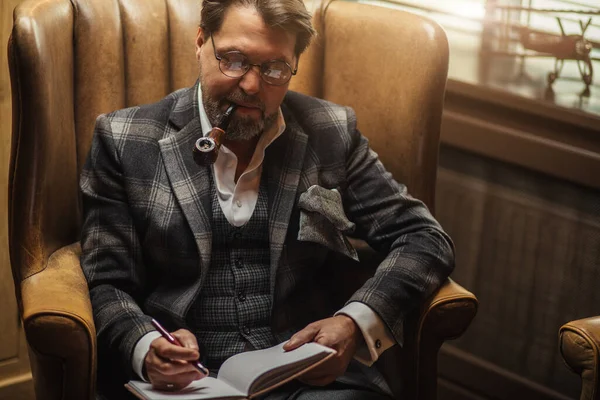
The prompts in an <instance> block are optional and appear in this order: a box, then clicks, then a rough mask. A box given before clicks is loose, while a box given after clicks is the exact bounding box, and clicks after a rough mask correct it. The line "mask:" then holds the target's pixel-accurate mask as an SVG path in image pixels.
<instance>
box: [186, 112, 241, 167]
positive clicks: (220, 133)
mask: <svg viewBox="0 0 600 400" xmlns="http://www.w3.org/2000/svg"><path fill="white" fill-rule="evenodd" d="M236 107H237V105H236V104H232V105H230V106H229V108H227V110H226V111H225V114H223V117H222V118H221V122H220V123H219V124H218V125H217V126H215V127H214V128H212V129H211V131H210V132H209V133H208V135H207V136H203V137H201V138H200V139H198V140H196V145H195V146H194V161H195V162H196V164H198V165H200V166H205V165H211V164H214V163H215V161H217V157H218V156H219V149H220V148H221V144H222V143H223V138H224V137H225V130H226V129H227V127H228V126H229V122H230V121H231V116H232V115H233V112H234V111H235V109H236Z"/></svg>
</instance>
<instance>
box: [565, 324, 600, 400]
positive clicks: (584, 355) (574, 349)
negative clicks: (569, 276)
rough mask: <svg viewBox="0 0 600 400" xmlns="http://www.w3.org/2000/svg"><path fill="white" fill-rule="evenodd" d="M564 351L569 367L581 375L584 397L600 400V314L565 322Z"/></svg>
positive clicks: (582, 397) (588, 399)
mask: <svg viewBox="0 0 600 400" xmlns="http://www.w3.org/2000/svg"><path fill="white" fill-rule="evenodd" d="M559 347H560V352H561V354H562V356H563V359H564V360H565V363H566V364H567V366H568V367H569V368H570V369H571V370H572V371H573V372H575V373H576V374H579V375H580V376H581V398H580V399H581V400H600V376H599V375H600V373H599V371H598V370H599V368H600V366H599V364H600V316H598V317H591V318H585V319H579V320H576V321H571V322H568V323H566V324H564V325H563V326H562V327H561V328H560V330H559Z"/></svg>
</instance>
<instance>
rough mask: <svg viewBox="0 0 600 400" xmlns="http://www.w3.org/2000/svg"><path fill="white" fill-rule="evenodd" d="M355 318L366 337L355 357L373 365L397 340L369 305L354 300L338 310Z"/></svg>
mask: <svg viewBox="0 0 600 400" xmlns="http://www.w3.org/2000/svg"><path fill="white" fill-rule="evenodd" d="M339 314H344V315H346V316H348V317H350V318H352V319H353V320H354V322H355V323H356V325H357V326H358V328H359V329H360V330H361V332H362V334H363V338H364V339H365V340H364V341H363V342H362V344H360V345H359V346H358V348H357V349H356V353H355V354H354V358H355V359H356V360H357V361H359V362H361V363H362V364H365V365H367V366H371V365H373V363H374V362H375V361H377V359H378V358H379V356H380V355H381V354H382V353H383V352H384V351H386V350H387V349H389V348H390V347H392V346H393V345H394V344H395V343H396V342H395V341H394V337H393V336H392V333H391V332H390V330H389V329H388V327H387V326H386V325H385V324H384V323H383V320H382V319H381V318H380V317H379V315H377V313H376V312H375V311H373V309H372V308H371V307H369V306H368V305H366V304H364V303H360V302H358V301H353V302H351V303H349V304H348V305H346V306H345V307H344V308H342V309H341V310H340V311H338V312H336V313H335V315H339Z"/></svg>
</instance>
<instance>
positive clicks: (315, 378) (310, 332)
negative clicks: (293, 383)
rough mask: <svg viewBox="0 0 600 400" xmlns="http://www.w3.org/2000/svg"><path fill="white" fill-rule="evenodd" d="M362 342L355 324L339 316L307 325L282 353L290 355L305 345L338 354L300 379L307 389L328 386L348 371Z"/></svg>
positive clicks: (293, 337) (345, 317)
mask: <svg viewBox="0 0 600 400" xmlns="http://www.w3.org/2000/svg"><path fill="white" fill-rule="evenodd" d="M361 340H362V332H361V331H360V329H359V328H358V326H356V323H355V322H354V320H353V319H352V318H350V317H347V316H346V315H337V316H335V317H331V318H327V319H322V320H320V321H316V322H313V323H311V324H309V325H307V326H306V328H304V329H302V330H301V331H299V332H296V334H294V336H292V337H291V338H290V340H289V341H288V342H287V343H286V344H285V345H284V346H283V349H284V350H286V351H289V350H293V349H295V348H297V347H300V346H301V345H303V344H304V343H308V342H316V343H319V344H322V345H323V346H327V347H330V348H332V349H334V350H336V351H337V354H336V355H335V356H333V357H332V358H330V359H329V360H327V361H325V362H324V363H323V364H321V365H319V366H318V367H316V368H314V369H312V370H310V371H309V372H307V373H306V374H304V375H302V377H301V378H299V380H300V381H301V382H304V383H306V384H308V385H314V386H325V385H327V384H329V383H331V382H333V381H334V380H335V379H336V378H337V377H338V376H340V375H342V374H343V373H344V372H345V371H346V368H348V363H350V360H351V359H352V357H353V356H354V353H355V351H356V347H357V346H358V344H359V343H360V342H361Z"/></svg>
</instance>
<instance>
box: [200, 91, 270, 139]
mask: <svg viewBox="0 0 600 400" xmlns="http://www.w3.org/2000/svg"><path fill="white" fill-rule="evenodd" d="M202 102H203V103H204V110H205V111H206V115H207V116H208V120H209V121H210V123H211V125H212V126H217V125H218V124H219V122H220V121H221V118H222V117H223V113H224V112H223V111H221V110H222V109H223V108H224V104H227V105H229V104H231V103H237V102H243V103H249V104H254V105H257V106H258V107H259V108H260V110H261V114H262V117H261V118H260V119H258V120H254V119H252V118H244V117H240V116H237V115H236V114H235V111H234V113H233V116H232V117H231V120H230V122H229V126H228V127H227V129H226V132H225V139H227V140H250V139H253V138H255V137H257V136H260V135H261V134H262V133H263V132H264V131H265V130H269V129H270V128H271V127H273V125H275V123H276V122H277V117H278V113H277V112H276V113H273V114H269V115H265V112H264V109H265V107H264V105H263V104H262V102H260V101H259V100H257V99H255V98H253V97H252V96H248V95H246V94H244V93H243V92H242V91H241V90H240V91H236V92H233V93H232V94H230V95H229V96H227V98H226V99H223V100H221V101H216V100H213V99H212V98H211V97H210V94H209V93H208V91H207V90H205V89H204V87H203V88H202Z"/></svg>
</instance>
